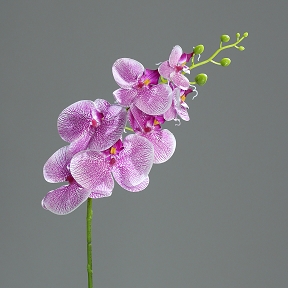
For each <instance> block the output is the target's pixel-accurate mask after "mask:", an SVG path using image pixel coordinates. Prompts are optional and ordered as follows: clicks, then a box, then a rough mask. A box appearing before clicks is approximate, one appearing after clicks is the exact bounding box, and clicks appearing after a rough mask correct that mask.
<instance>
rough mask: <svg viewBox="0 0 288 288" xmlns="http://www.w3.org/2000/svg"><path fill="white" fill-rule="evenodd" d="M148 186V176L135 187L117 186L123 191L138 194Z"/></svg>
mask: <svg viewBox="0 0 288 288" xmlns="http://www.w3.org/2000/svg"><path fill="white" fill-rule="evenodd" d="M148 184H149V176H147V177H146V178H145V179H144V180H143V181H142V182H141V183H139V184H138V185H136V186H131V187H130V186H125V185H124V184H123V183H121V184H119V185H120V186H121V187H122V188H123V189H125V190H127V191H129V192H140V191H142V190H144V189H145V188H146V187H147V186H148Z"/></svg>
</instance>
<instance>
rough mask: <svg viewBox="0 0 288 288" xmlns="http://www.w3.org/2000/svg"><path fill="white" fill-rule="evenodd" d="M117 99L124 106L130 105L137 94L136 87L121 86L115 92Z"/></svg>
mask: <svg viewBox="0 0 288 288" xmlns="http://www.w3.org/2000/svg"><path fill="white" fill-rule="evenodd" d="M113 95H114V98H115V100H116V101H117V102H118V103H119V104H120V105H122V106H126V107H128V106H130V105H131V103H132V102H133V100H134V98H135V97H136V95H137V90H136V89H123V88H119V89H117V90H115V91H114V92H113Z"/></svg>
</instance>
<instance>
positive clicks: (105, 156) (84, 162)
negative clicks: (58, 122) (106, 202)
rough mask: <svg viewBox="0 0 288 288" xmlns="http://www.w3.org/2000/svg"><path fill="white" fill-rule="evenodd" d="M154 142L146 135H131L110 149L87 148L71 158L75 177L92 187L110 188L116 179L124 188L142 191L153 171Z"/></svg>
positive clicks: (99, 188)
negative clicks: (146, 137) (100, 150)
mask: <svg viewBox="0 0 288 288" xmlns="http://www.w3.org/2000/svg"><path fill="white" fill-rule="evenodd" d="M153 159H154V151H153V145H152V144H151V143H150V142H149V141H148V140H147V139H145V138H144V137H141V136H139V135H136V134H131V135H128V136H127V137H126V138H125V139H124V141H123V142H122V141H121V140H118V141H117V142H116V143H115V144H114V145H113V146H112V147H110V148H109V149H108V150H106V151H103V152H99V151H95V150H86V151H81V152H79V153H77V154H76V155H75V156H74V157H73V158H72V160H71V164H70V169H71V174H72V176H73V178H74V179H75V180H76V181H77V183H79V184H80V185H81V186H82V187H85V188H86V189H89V190H92V191H94V190H97V191H98V190H100V191H109V190H112V189H113V187H114V180H113V177H112V175H113V176H114V179H115V180H116V182H117V183H118V184H119V185H120V186H121V187H122V188H124V189H126V190H128V191H130V192H138V191H141V190H143V189H145V188H146V187H147V186H148V184H149V176H148V174H149V172H150V170H151V167H152V165H153Z"/></svg>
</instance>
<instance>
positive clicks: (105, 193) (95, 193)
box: [89, 190, 112, 199]
mask: <svg viewBox="0 0 288 288" xmlns="http://www.w3.org/2000/svg"><path fill="white" fill-rule="evenodd" d="M111 195H112V190H111V191H100V190H95V191H93V192H91V193H90V195H89V198H93V199H99V198H104V197H109V196H111Z"/></svg>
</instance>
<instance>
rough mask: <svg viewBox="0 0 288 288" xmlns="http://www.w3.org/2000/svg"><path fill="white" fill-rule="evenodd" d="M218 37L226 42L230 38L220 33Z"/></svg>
mask: <svg viewBox="0 0 288 288" xmlns="http://www.w3.org/2000/svg"><path fill="white" fill-rule="evenodd" d="M220 39H221V41H222V42H228V41H229V40H230V36H229V35H221V37H220Z"/></svg>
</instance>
